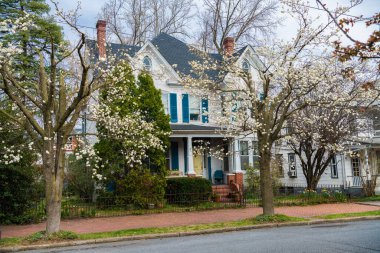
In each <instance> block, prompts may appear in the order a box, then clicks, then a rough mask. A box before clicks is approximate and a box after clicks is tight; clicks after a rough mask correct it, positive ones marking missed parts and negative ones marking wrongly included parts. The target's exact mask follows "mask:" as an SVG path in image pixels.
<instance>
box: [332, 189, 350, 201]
mask: <svg viewBox="0 0 380 253" xmlns="http://www.w3.org/2000/svg"><path fill="white" fill-rule="evenodd" d="M332 197H333V198H334V200H335V201H337V202H347V195H346V194H344V193H343V192H342V191H334V192H333V194H332Z"/></svg>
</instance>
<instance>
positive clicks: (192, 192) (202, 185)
mask: <svg viewBox="0 0 380 253" xmlns="http://www.w3.org/2000/svg"><path fill="white" fill-rule="evenodd" d="M166 183H167V186H166V194H167V200H168V202H169V203H171V204H195V203H199V202H202V201H208V200H209V199H210V197H211V194H212V187H211V182H210V181H209V180H207V179H204V178H191V177H183V178H170V179H168V180H167V182H166Z"/></svg>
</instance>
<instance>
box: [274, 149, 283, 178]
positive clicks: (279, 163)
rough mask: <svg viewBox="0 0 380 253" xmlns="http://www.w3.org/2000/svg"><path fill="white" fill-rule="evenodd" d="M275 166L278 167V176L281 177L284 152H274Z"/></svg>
mask: <svg viewBox="0 0 380 253" xmlns="http://www.w3.org/2000/svg"><path fill="white" fill-rule="evenodd" d="M274 157H275V162H276V168H277V169H278V173H279V174H278V176H279V177H281V178H284V177H285V171H284V154H275V155H274Z"/></svg>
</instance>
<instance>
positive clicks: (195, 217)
mask: <svg viewBox="0 0 380 253" xmlns="http://www.w3.org/2000/svg"><path fill="white" fill-rule="evenodd" d="M373 210H380V207H379V206H370V205H360V204H352V203H350V204H322V205H314V206H290V207H278V208H276V209H275V212H276V213H280V214H285V215H288V216H295V217H312V216H318V215H325V214H336V213H354V212H366V211H373ZM261 213H262V209H261V208H259V207H252V208H243V209H223V210H212V211H203V212H185V213H161V214H146V215H130V216H122V217H110V218H90V219H76V220H64V221H62V223H61V229H62V230H70V231H73V232H76V233H93V232H106V231H115V230H121V229H131V228H146V227H169V226H184V225H194V224H205V223H214V222H224V221H234V220H241V219H245V218H250V217H253V216H256V215H258V214H261ZM44 229H45V223H40V224H30V225H9V226H2V227H1V228H0V230H1V236H2V238H5V237H15V236H26V235H29V234H32V233H34V232H37V231H41V230H44Z"/></svg>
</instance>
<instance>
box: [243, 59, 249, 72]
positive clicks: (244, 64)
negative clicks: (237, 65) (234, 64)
mask: <svg viewBox="0 0 380 253" xmlns="http://www.w3.org/2000/svg"><path fill="white" fill-rule="evenodd" d="M241 68H242V69H243V71H244V72H249V71H250V70H251V64H249V61H248V60H247V59H244V60H243V62H242V64H241Z"/></svg>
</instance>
